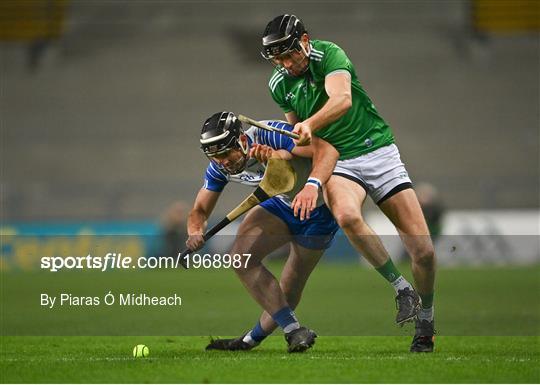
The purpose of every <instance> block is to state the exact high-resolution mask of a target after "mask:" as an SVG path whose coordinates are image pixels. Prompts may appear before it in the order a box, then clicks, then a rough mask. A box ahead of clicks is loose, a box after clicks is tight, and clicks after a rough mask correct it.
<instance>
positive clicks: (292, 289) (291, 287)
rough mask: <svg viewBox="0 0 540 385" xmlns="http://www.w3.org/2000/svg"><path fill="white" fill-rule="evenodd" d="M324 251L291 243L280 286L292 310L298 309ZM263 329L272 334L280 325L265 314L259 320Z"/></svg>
mask: <svg viewBox="0 0 540 385" xmlns="http://www.w3.org/2000/svg"><path fill="white" fill-rule="evenodd" d="M323 253H324V250H320V249H319V250H314V249H308V248H305V247H302V246H300V245H299V244H298V243H296V242H292V243H291V251H290V254H289V258H288V259H287V261H286V262H285V266H284V267H283V271H282V272H281V278H280V286H281V290H282V291H283V293H284V294H285V297H286V299H287V303H288V304H289V306H290V307H291V309H296V307H297V306H298V303H299V302H300V298H302V292H303V290H304V287H305V286H306V283H307V280H308V279H309V276H310V275H311V273H312V272H313V269H315V266H317V263H318V262H319V261H320V259H321V257H322V255H323ZM259 322H260V324H261V326H262V327H263V329H264V330H265V331H266V332H267V333H268V334H271V333H272V332H273V331H274V330H275V329H276V328H277V327H278V325H277V324H276V323H275V322H274V320H273V319H272V317H271V316H270V314H268V313H267V312H263V314H262V315H261V318H260V320H259Z"/></svg>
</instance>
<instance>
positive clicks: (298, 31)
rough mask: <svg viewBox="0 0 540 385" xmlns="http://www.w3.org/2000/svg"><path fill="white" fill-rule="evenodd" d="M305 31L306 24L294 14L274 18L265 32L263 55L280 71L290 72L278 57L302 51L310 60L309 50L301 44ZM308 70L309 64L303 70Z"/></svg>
mask: <svg viewBox="0 0 540 385" xmlns="http://www.w3.org/2000/svg"><path fill="white" fill-rule="evenodd" d="M304 33H307V31H306V29H305V28H304V25H303V24H302V22H301V21H300V19H298V18H297V17H296V16H294V15H281V16H278V17H276V18H274V19H273V20H272V21H271V22H270V23H268V25H267V26H266V29H265V31H264V33H263V37H262V45H263V48H262V50H261V55H262V57H263V58H265V59H266V60H268V61H270V62H271V63H272V65H274V66H275V67H276V68H277V69H278V71H280V72H284V73H286V74H289V71H287V69H286V68H284V67H283V66H282V65H281V64H280V63H279V60H278V58H279V57H280V56H281V57H283V56H285V55H288V54H291V53H292V52H293V51H297V52H302V53H303V54H304V55H305V58H304V59H302V61H303V60H305V59H306V58H307V60H308V61H309V52H308V51H306V49H305V48H304V46H303V45H302V44H301V39H302V36H303V34H304ZM297 64H300V63H297ZM306 70H307V66H306V67H305V68H304V69H303V71H302V72H305V71H306Z"/></svg>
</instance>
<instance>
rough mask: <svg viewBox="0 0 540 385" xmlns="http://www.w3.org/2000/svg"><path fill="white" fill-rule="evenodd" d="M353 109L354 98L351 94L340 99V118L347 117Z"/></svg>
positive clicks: (343, 95)
mask: <svg viewBox="0 0 540 385" xmlns="http://www.w3.org/2000/svg"><path fill="white" fill-rule="evenodd" d="M351 107H352V96H351V94H350V93H344V94H342V95H340V97H339V103H338V108H337V110H338V111H339V117H342V116H343V115H345V114H346V113H347V112H348V111H349V109H350V108H351Z"/></svg>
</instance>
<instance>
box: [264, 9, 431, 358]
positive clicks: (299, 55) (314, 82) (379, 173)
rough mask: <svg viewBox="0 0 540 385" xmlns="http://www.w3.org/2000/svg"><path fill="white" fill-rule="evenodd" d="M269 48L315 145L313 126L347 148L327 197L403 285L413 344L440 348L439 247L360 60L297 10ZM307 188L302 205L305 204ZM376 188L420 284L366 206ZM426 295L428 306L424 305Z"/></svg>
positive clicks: (281, 21)
mask: <svg viewBox="0 0 540 385" xmlns="http://www.w3.org/2000/svg"><path fill="white" fill-rule="evenodd" d="M262 45H263V49H262V51H261V54H262V55H263V57H264V58H265V59H267V60H268V61H270V62H271V63H272V64H273V65H274V67H275V68H274V71H273V73H272V75H271V77H270V80H269V83H268V86H269V88H270V92H271V95H272V98H273V99H274V101H275V102H276V103H277V104H278V105H279V106H280V107H281V108H282V109H283V112H284V113H285V116H286V118H287V121H288V122H289V123H290V124H291V125H294V131H295V132H296V133H298V134H299V135H300V139H299V140H298V141H297V145H299V146H301V145H307V144H309V143H310V142H311V139H312V134H314V135H316V136H317V137H320V138H323V139H325V140H326V141H327V142H329V143H330V144H332V145H333V146H334V147H335V148H336V149H337V150H338V152H339V154H340V155H339V156H340V158H339V161H338V162H337V164H336V168H335V169H334V172H333V175H332V176H331V178H330V179H329V180H328V182H327V183H326V186H325V198H326V201H327V204H328V206H329V207H330V209H331V210H332V213H333V215H334V217H335V219H336V221H337V222H338V224H339V225H340V226H341V228H342V229H343V230H344V232H345V234H346V235H347V237H348V238H349V241H350V242H351V243H352V245H353V246H354V247H355V248H356V249H357V250H358V251H359V252H360V253H361V254H362V255H363V256H364V257H365V258H366V259H367V260H368V261H369V262H370V263H371V264H372V265H373V266H374V267H375V268H376V269H377V270H378V271H379V272H380V273H381V274H382V275H383V276H384V277H385V278H386V279H387V280H388V281H389V282H390V283H391V284H392V286H393V287H394V289H395V291H396V301H397V304H398V314H397V316H396V322H397V323H398V324H402V323H404V322H407V321H411V320H413V319H414V320H415V321H416V333H415V337H414V339H413V343H412V345H411V351H413V352H431V351H433V341H434V338H433V335H434V333H435V332H434V321H433V291H434V290H433V287H434V280H435V253H434V249H433V244H432V242H431V238H430V236H429V231H428V228H427V225H426V222H425V219H424V216H423V214H422V211H421V208H420V205H419V203H418V199H417V197H416V195H415V193H414V190H413V189H412V183H411V180H410V179H409V176H408V173H407V171H406V169H405V166H404V164H403V163H402V162H401V159H400V155H399V151H398V149H397V147H396V145H395V144H394V137H393V135H392V132H391V130H390V128H389V126H388V124H387V123H386V122H385V121H384V119H383V118H382V117H381V116H380V114H379V113H378V112H377V110H376V108H375V106H374V105H373V103H372V101H371V100H370V99H369V97H368V96H367V94H366V92H365V91H364V89H363V88H362V86H361V85H360V83H359V81H358V78H357V75H356V71H355V68H354V66H353V64H352V63H351V61H350V60H349V58H348V57H347V55H346V54H345V52H344V51H343V50H342V49H341V48H340V47H339V46H337V45H336V44H334V43H332V42H328V41H322V40H311V39H310V38H309V35H308V33H307V31H306V29H305V27H304V25H303V24H302V22H301V21H300V20H299V19H298V18H297V17H296V16H294V15H281V16H278V17H276V18H274V19H273V20H272V21H270V22H269V23H268V25H267V27H266V29H265V31H264V33H263V38H262ZM309 193H310V192H309V191H308V190H307V189H306V191H301V192H299V194H298V195H297V196H296V198H295V203H296V205H299V206H302V205H304V201H307V199H308V197H309ZM367 195H369V196H370V197H371V198H372V199H373V200H374V201H375V203H376V204H377V205H378V206H379V207H380V208H381V210H382V211H383V212H384V214H385V215H386V216H387V217H388V218H389V219H390V220H391V221H392V223H393V224H394V225H395V227H396V229H397V231H398V233H399V234H400V236H401V238H402V241H403V243H404V245H405V248H406V249H407V251H408V253H409V254H410V255H411V259H412V272H413V276H414V279H415V283H416V290H417V291H418V294H419V295H420V296H418V294H417V293H416V291H415V290H414V289H413V287H412V285H411V284H410V283H409V282H407V281H406V280H405V279H404V278H403V276H402V275H401V273H400V272H399V271H398V270H397V269H396V267H395V266H394V264H393V263H392V260H391V259H390V257H389V255H388V252H387V251H386V250H385V248H384V246H383V244H382V242H381V240H380V239H379V237H378V236H376V234H375V233H374V232H373V230H372V229H371V228H370V227H369V226H368V225H367V224H366V223H365V221H364V220H363V217H362V212H361V208H362V205H363V203H364V201H365V198H366V196H367ZM420 303H421V307H420Z"/></svg>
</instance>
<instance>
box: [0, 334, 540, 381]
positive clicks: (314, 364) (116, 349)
mask: <svg viewBox="0 0 540 385" xmlns="http://www.w3.org/2000/svg"><path fill="white" fill-rule="evenodd" d="M207 341H208V338H206V337H4V338H3V341H2V352H1V361H0V369H1V370H0V373H1V381H2V382H3V383H6V382H9V383H12V382H13V383H20V382H26V383H36V382H38V383H66V382H68V383H79V382H86V383H104V382H113V383H125V382H131V383H133V382H135V383H145V382H157V383H167V382H168V383H171V382H176V383H186V382H188V383H216V382H222V383H235V382H236V383H325V382H326V383H328V382H330V383H364V382H372V383H392V382H399V383H410V382H420V383H440V382H453V383H478V382H481V383H516V382H519V383H533V382H538V381H540V369H539V368H540V357H539V355H540V351H539V345H540V340H539V339H538V337H440V338H438V339H437V351H436V352H435V353H433V354H412V353H408V352H407V349H408V345H409V342H410V339H409V338H406V337H321V338H319V339H318V341H317V344H316V345H315V346H314V348H313V349H312V350H309V351H307V352H305V353H303V354H288V353H286V352H285V341H284V340H283V339H282V338H280V337H270V339H269V340H267V341H265V342H264V345H262V346H261V347H259V348H257V349H256V350H254V351H251V352H215V351H212V352H206V351H204V349H203V348H204V346H205V345H206V343H207ZM138 343H144V344H146V345H148V346H149V347H150V356H149V357H148V358H132V357H131V350H132V348H133V346H134V345H136V344H138Z"/></svg>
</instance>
